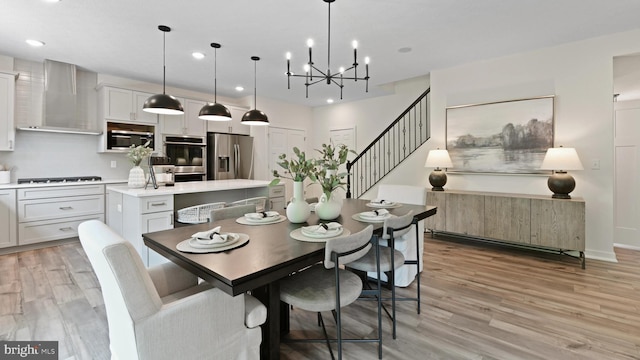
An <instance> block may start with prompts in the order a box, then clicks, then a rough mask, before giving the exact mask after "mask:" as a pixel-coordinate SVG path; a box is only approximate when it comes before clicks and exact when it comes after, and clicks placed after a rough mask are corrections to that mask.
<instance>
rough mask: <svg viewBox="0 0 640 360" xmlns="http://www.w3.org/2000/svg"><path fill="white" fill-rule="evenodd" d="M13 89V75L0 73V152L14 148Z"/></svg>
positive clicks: (14, 92) (14, 84) (14, 81)
mask: <svg viewBox="0 0 640 360" xmlns="http://www.w3.org/2000/svg"><path fill="white" fill-rule="evenodd" d="M15 89H16V78H15V75H14V74H9V73H3V72H0V151H13V148H14V141H15V125H14V122H15V118H14V109H15V96H16V91H15Z"/></svg>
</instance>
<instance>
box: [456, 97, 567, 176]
mask: <svg viewBox="0 0 640 360" xmlns="http://www.w3.org/2000/svg"><path fill="white" fill-rule="evenodd" d="M554 102H555V96H554V95H548V96H541V97H535V98H527V99H517V100H507V101H499V102H491V103H484V104H470V105H460V106H452V107H448V108H446V141H447V142H446V144H447V150H448V151H449V156H450V157H451V162H452V163H453V167H452V168H449V169H447V171H448V172H468V173H500V174H548V173H549V172H548V171H544V170H540V166H541V165H542V160H543V159H544V155H545V153H546V151H547V149H548V148H550V147H553V141H554V128H555V124H554Z"/></svg>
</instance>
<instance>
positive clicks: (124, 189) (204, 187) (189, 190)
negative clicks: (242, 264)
mask: <svg viewBox="0 0 640 360" xmlns="http://www.w3.org/2000/svg"><path fill="white" fill-rule="evenodd" d="M269 183H270V182H269V181H265V180H248V179H231V180H209V181H190V182H178V183H175V185H174V186H160V187H158V188H157V189H154V188H153V186H147V188H146V189H144V188H140V189H132V188H129V187H128V186H127V185H109V186H107V190H108V191H115V192H119V193H122V194H124V195H128V196H134V197H148V196H157V195H176V194H193V193H200V192H212V191H224V190H235V189H249V188H259V187H266V186H268V185H269Z"/></svg>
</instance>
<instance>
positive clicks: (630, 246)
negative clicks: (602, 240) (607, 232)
mask: <svg viewBox="0 0 640 360" xmlns="http://www.w3.org/2000/svg"><path fill="white" fill-rule="evenodd" d="M613 247H619V248H622V249H629V250H636V251H640V246H633V245H627V244H618V243H613Z"/></svg>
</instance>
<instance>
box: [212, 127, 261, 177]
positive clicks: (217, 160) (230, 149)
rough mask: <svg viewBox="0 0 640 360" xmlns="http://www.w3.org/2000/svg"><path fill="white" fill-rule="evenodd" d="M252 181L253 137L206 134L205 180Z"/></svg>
mask: <svg viewBox="0 0 640 360" xmlns="http://www.w3.org/2000/svg"><path fill="white" fill-rule="evenodd" d="M225 179H253V137H251V136H248V135H235V134H219V133H207V180H225Z"/></svg>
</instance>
